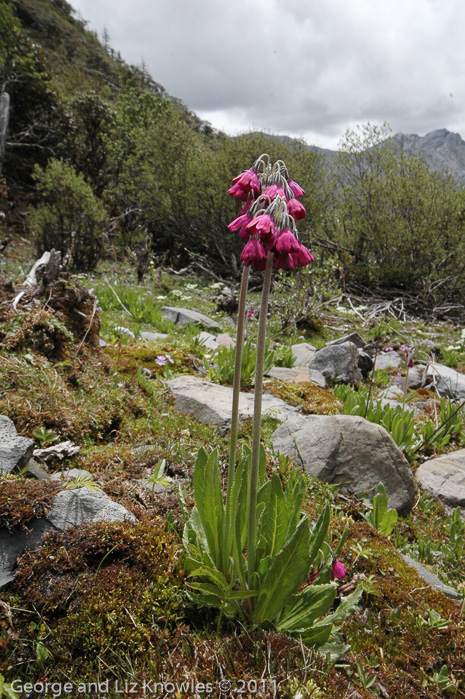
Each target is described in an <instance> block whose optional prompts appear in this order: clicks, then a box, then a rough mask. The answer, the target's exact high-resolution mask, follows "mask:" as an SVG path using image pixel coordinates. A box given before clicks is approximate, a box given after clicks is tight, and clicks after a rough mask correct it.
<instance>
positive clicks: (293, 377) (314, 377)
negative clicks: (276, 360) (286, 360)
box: [267, 366, 326, 388]
mask: <svg viewBox="0 0 465 699" xmlns="http://www.w3.org/2000/svg"><path fill="white" fill-rule="evenodd" d="M267 376H271V377H272V378H273V379H278V380H279V381H287V382H288V383H303V382H305V381H310V382H311V383H314V384H316V386H320V388H326V379H325V377H324V376H323V374H322V373H321V371H317V370H316V369H310V368H309V367H308V366H297V367H294V368H292V369H289V368H286V367H281V366H274V367H272V369H270V371H269V372H268V374H267Z"/></svg>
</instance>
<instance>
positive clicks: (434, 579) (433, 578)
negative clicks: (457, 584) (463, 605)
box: [400, 553, 462, 600]
mask: <svg viewBox="0 0 465 699" xmlns="http://www.w3.org/2000/svg"><path fill="white" fill-rule="evenodd" d="M400 555H401V556H402V558H403V559H404V561H405V562H406V563H407V565H409V566H410V567H411V568H415V570H416V571H417V573H418V575H419V576H420V577H421V578H423V580H424V581H425V582H426V583H428V585H430V586H431V587H434V589H435V590H438V591H439V592H442V593H443V594H444V595H446V596H447V597H450V598H451V599H455V600H461V599H462V595H461V594H460V592H458V591H457V590H456V589H455V588H453V587H451V586H450V585H446V584H445V583H443V582H442V581H441V580H440V579H439V578H438V576H437V575H434V573H431V571H429V570H428V569H427V568H425V566H422V565H421V563H419V562H418V561H415V559H414V558H410V556H407V555H405V554H404V553H401V554H400Z"/></svg>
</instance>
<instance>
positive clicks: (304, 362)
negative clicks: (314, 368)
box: [292, 342, 317, 367]
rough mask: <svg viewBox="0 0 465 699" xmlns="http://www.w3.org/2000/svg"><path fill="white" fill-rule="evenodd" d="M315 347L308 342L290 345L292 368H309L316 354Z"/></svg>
mask: <svg viewBox="0 0 465 699" xmlns="http://www.w3.org/2000/svg"><path fill="white" fill-rule="evenodd" d="M316 351H317V350H316V347H314V346H313V345H311V344H310V343H309V342H299V343H297V344H296V345H292V354H293V355H294V359H295V362H294V366H295V367H298V366H309V364H310V362H311V361H312V359H313V357H314V356H315V353H316Z"/></svg>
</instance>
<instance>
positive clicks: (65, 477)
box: [51, 468, 93, 482]
mask: <svg viewBox="0 0 465 699" xmlns="http://www.w3.org/2000/svg"><path fill="white" fill-rule="evenodd" d="M83 478H87V479H88V480H92V478H93V476H92V474H91V472H90V471H87V470H86V469H85V468H67V469H65V470H64V471H57V472H56V473H54V474H53V476H51V479H52V481H65V482H67V481H75V480H77V479H83Z"/></svg>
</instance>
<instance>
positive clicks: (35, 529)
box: [0, 519, 55, 590]
mask: <svg viewBox="0 0 465 699" xmlns="http://www.w3.org/2000/svg"><path fill="white" fill-rule="evenodd" d="M54 529H55V527H54V526H53V525H52V524H51V523H50V522H48V521H47V520H46V519H34V520H32V522H29V523H28V529H20V530H19V531H12V532H10V531H9V530H8V529H0V590H1V589H3V588H4V587H6V586H7V585H9V584H10V583H11V582H12V580H13V579H14V567H15V565H16V559H17V558H18V556H21V554H22V553H24V549H25V548H26V547H27V548H29V549H34V548H36V546H39V545H40V544H41V542H42V539H43V537H44V536H45V534H48V532H50V531H54Z"/></svg>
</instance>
